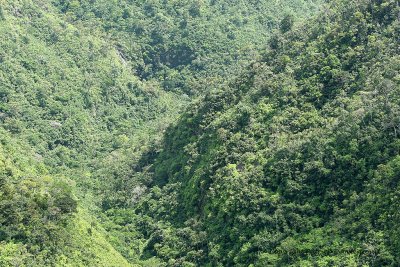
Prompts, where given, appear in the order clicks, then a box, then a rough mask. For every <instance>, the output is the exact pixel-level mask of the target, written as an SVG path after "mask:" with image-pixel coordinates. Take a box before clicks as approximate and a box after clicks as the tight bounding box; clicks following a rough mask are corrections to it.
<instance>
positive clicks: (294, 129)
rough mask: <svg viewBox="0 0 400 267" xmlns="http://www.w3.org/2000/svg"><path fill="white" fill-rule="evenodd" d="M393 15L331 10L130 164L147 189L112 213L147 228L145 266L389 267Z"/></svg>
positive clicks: (278, 43)
mask: <svg viewBox="0 0 400 267" xmlns="http://www.w3.org/2000/svg"><path fill="white" fill-rule="evenodd" d="M399 12H400V10H399V4H398V1H391V0H386V1H356V2H353V1H352V2H350V1H332V2H331V3H330V4H329V5H328V6H326V7H325V9H324V11H323V12H322V14H320V16H319V17H318V18H316V19H315V20H311V21H309V22H308V23H306V24H305V25H303V26H299V27H294V28H293V29H291V30H289V31H287V30H288V29H282V33H281V34H277V35H275V36H274V37H273V38H271V40H270V42H269V46H270V48H269V49H268V50H267V51H265V53H264V55H263V57H262V59H261V60H260V61H259V62H256V63H254V64H252V65H251V66H250V67H249V68H248V70H247V71H246V72H245V73H244V74H243V75H241V76H240V77H239V78H237V79H236V80H235V81H234V82H231V83H230V85H229V86H221V88H220V89H219V90H214V91H212V92H211V93H208V94H207V95H206V96H205V97H204V98H202V99H201V100H200V101H197V102H196V103H195V104H193V105H192V106H191V108H190V109H189V110H188V112H186V113H185V114H184V115H183V116H182V117H181V118H180V120H179V121H178V122H177V124H176V125H174V126H173V127H170V128H169V129H168V130H167V132H166V134H165V136H164V141H163V143H162V144H161V145H160V146H158V147H157V146H156V147H155V149H154V150H153V151H150V152H149V153H148V154H147V155H146V157H145V158H143V160H142V161H139V163H138V164H137V166H136V168H137V169H138V170H140V171H142V172H144V173H146V174H147V175H148V176H151V177H152V181H151V182H150V183H148V185H149V187H150V188H151V189H150V190H149V192H148V193H147V194H144V195H143V196H142V198H141V199H140V201H139V203H138V204H137V205H135V206H133V207H129V208H128V210H129V209H133V211H132V212H131V213H129V212H127V211H125V214H126V215H124V213H123V212H122V211H119V212H116V211H112V210H111V211H110V212H109V215H110V216H111V217H114V218H117V219H118V220H119V221H120V224H121V225H122V226H123V225H124V218H125V220H126V219H127V218H128V217H129V225H130V227H132V226H131V225H132V223H133V224H134V225H135V229H136V230H137V231H138V232H141V233H145V234H144V235H143V238H144V239H145V240H147V245H146V247H145V248H144V250H143V253H142V258H143V259H146V258H151V257H158V258H161V259H163V260H164V262H165V263H166V265H178V266H180V265H188V266H191V265H193V266H195V265H201V266H204V265H208V266H233V265H235V266H248V265H250V266H313V265H317V266H359V265H366V266H397V265H399V264H400V262H399V259H400V255H399V251H400V247H399V244H400V243H399V239H398V230H397V229H400V227H399V225H398V217H399V214H398V212H397V209H396V207H398V206H399V204H400V202H399V201H398V192H399V188H398V186H399V184H398V182H399V181H398V177H399V173H398V171H399V165H398V163H399V158H398V155H399V148H400V147H399V144H400V143H399V139H398V136H399V133H398V131H399V121H398V114H399V113H398V112H399V110H400V109H399V107H400V102H399V92H400V85H399V82H400V80H399V77H400V74H399V66H400V64H399V63H400V58H399V52H400V47H399V36H400V34H399V33H400V32H399V29H400V27H399V26H400V21H399V17H398V16H399ZM289 29H290V24H289ZM127 214H130V215H129V216H128V215H127ZM124 216H126V217H124Z"/></svg>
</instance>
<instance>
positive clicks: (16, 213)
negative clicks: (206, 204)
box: [0, 0, 319, 266]
mask: <svg viewBox="0 0 400 267" xmlns="http://www.w3.org/2000/svg"><path fill="white" fill-rule="evenodd" d="M318 7H319V1H311V0H310V1H305V0H291V1H284V0H279V1H254V2H253V1H124V0H121V1H100V0H99V1H85V0H80V1H76V0H73V1H49V0H40V1H39V0H15V1H9V0H1V1H0V266H131V265H132V266H135V265H139V266H151V265H152V266H162V265H181V264H183V260H182V259H183V258H185V261H186V263H185V264H196V261H195V260H194V259H196V260H197V259H198V258H199V257H200V258H202V263H205V262H208V260H205V258H204V256H205V255H206V254H204V253H203V252H202V253H200V254H201V255H200V256H196V255H193V256H190V255H191V254H190V253H189V254H188V255H187V256H185V257H183V256H182V255H183V254H184V253H186V252H185V249H186V250H188V251H189V250H192V248H193V247H196V246H197V245H196V242H197V241H194V243H191V242H189V243H190V246H189V247H187V248H184V247H182V248H179V249H176V250H171V251H170V252H168V251H166V252H165V253H164V254H165V255H164V256H162V255H161V254H160V255H155V254H154V253H152V252H151V251H152V247H153V245H155V244H156V243H157V242H156V243H154V240H153V239H152V240H153V241H151V240H150V239H149V236H150V235H152V234H154V233H158V232H159V231H160V230H157V229H158V228H159V227H161V228H162V229H164V228H163V227H164V225H168V224H169V222H168V220H169V219H168V216H169V214H165V218H164V219H165V221H158V220H155V217H154V218H151V216H153V215H154V216H155V215H156V214H159V213H157V212H154V213H152V212H150V210H151V209H149V210H147V211H148V212H150V213H151V216H150V217H148V216H147V215H144V214H143V216H142V215H138V214H139V213H141V211H139V210H142V208H141V207H144V206H143V205H148V204H149V203H152V202H153V201H154V200H152V194H153V193H154V192H158V193H159V194H161V193H162V191H157V190H158V189H157V188H158V187H157V186H161V185H164V184H167V183H168V181H166V180H164V178H161V176H160V175H159V174H154V170H153V169H154V167H152V165H151V164H152V163H153V161H154V159H155V158H159V156H160V155H161V154H160V152H161V151H162V150H161V149H162V148H161V144H162V142H165V141H166V139H164V137H163V136H164V132H165V130H166V128H167V127H168V125H170V124H173V125H175V124H176V123H177V124H178V125H180V124H181V119H180V120H178V121H177V118H179V117H180V113H182V110H184V109H185V107H186V106H187V105H188V104H189V103H190V102H191V101H193V100H194V99H196V98H197V97H198V96H202V95H204V94H207V92H209V91H211V90H213V88H216V87H221V86H223V87H225V86H227V84H228V81H229V80H233V79H235V77H236V75H238V74H239V73H241V72H242V71H243V70H244V69H245V68H246V67H247V66H248V65H249V64H250V63H251V62H254V61H255V60H256V59H257V58H260V54H259V52H260V51H262V50H263V49H264V48H265V46H267V41H268V40H269V38H270V36H271V32H278V33H283V32H286V31H288V30H289V28H290V27H291V25H292V24H293V22H294V21H297V22H298V23H301V21H303V19H304V18H308V17H310V16H311V15H312V13H314V12H316V11H317V10H318ZM184 116H186V115H184ZM176 127H178V126H176ZM170 132H171V130H168V131H167V134H168V135H169V134H170ZM186 141H187V140H186V138H183V139H182V142H186ZM171 145H172V143H171ZM177 149H178V148H177ZM162 153H164V152H162ZM180 153H181V151H179V153H178V154H177V156H179V154H180ZM166 157H167V156H166ZM177 159H178V158H177ZM160 160H161V158H160ZM167 162H168V160H166V161H165V163H163V164H166V163H167ZM154 166H156V165H155V164H154ZM160 166H161V165H160ZM155 185H157V186H156V187H155ZM168 187H169V188H170V189H168V190H170V193H171V194H174V192H176V191H175V190H176V188H175V187H174V185H173V184H172V183H171V185H167V187H165V188H164V189H163V190H165V189H166V188H168ZM154 190H155V191H154ZM168 196H172V195H170V194H165V197H167V199H166V200H165V201H167V202H168V201H169V199H168ZM192 197H193V199H194V198H195V197H196V196H195V195H193V196H192ZM145 199H148V201H149V202H147V201H145ZM171 200H173V198H171ZM144 203H147V204H144ZM169 204H173V202H171V203H169ZM182 204H183V203H182ZM187 204H188V205H190V203H189V202H188V203H187ZM152 205H153V207H154V208H156V209H157V210H158V209H160V212H161V209H164V210H165V212H167V209H165V207H164V206H163V205H164V204H163V202H162V201H160V202H157V203H153V204H152ZM145 209H146V208H145ZM168 212H169V211H168ZM150 213H149V214H150ZM170 215H171V216H172V217H174V215H173V213H171V214H170ZM188 216H189V215H188ZM172 217H171V218H172ZM175 218H176V219H177V218H178V217H175ZM187 218H189V217H187ZM164 219H163V220H164ZM185 220H186V218H185ZM183 221H184V220H182V222H183ZM176 222H177V223H178V222H179V220H178V219H177V220H176ZM142 227H144V228H146V229H142ZM154 227H155V228H154ZM171 229H178V227H175V226H173V228H171ZM198 229H201V227H200V226H199V228H198ZM190 231H192V230H190ZM196 231H197V230H196ZM201 231H203V230H201ZM171 233H173V235H172V236H175V230H173V232H171ZM190 233H192V232H190ZM193 233H194V234H195V235H196V236H197V235H199V236H202V232H199V233H197V232H193ZM174 238H176V241H177V243H176V245H177V246H181V245H182V246H186V244H185V243H180V242H181V241H180V240H179V238H178V236H175V237H174ZM202 238H203V239H202V240H205V239H204V238H205V237H202ZM152 242H153V243H154V244H153V245H152ZM180 244H181V245H180ZM199 249H200V247H199ZM201 249H202V248H201ZM171 253H172V254H171ZM176 253H178V254H176ZM191 253H193V252H191ZM175 261H176V262H175ZM198 263H199V262H198Z"/></svg>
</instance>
